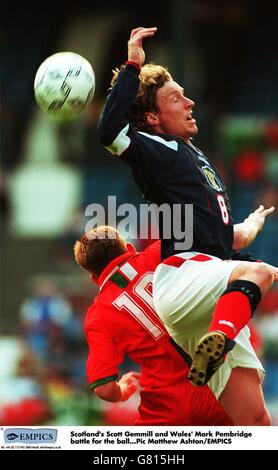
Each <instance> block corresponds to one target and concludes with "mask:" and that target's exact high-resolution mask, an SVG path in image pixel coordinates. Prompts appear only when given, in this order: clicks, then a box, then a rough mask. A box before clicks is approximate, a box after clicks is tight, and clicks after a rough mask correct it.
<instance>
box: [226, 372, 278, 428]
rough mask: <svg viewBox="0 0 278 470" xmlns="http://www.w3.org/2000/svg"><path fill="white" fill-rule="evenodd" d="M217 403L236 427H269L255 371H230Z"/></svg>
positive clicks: (269, 422) (268, 419)
mask: <svg viewBox="0 0 278 470" xmlns="http://www.w3.org/2000/svg"><path fill="white" fill-rule="evenodd" d="M219 401H220V403H221V405H222V406H223V408H224V410H225V411H226V413H227V414H228V415H229V416H230V418H231V420H232V421H233V423H234V424H235V425H236V426H270V425H271V418H270V416H269V413H268V411H267V409H266V406H265V401H264V396H263V392H262V387H261V382H260V378H259V374H258V371H257V370H256V369H247V368H244V367H236V368H235V369H232V372H231V375H230V378H229V380H228V382H227V385H226V387H225V389H224V391H223V392H222V394H221V396H220V399H219Z"/></svg>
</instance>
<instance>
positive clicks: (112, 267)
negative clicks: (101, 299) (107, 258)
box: [98, 250, 137, 290]
mask: <svg viewBox="0 0 278 470" xmlns="http://www.w3.org/2000/svg"><path fill="white" fill-rule="evenodd" d="M136 254H137V252H136V251H135V250H134V251H131V250H130V251H127V252H126V253H124V254H123V255H120V256H118V257H117V258H115V259H113V261H111V262H110V263H109V264H108V265H107V266H106V268H105V269H104V270H103V271H102V273H101V275H100V276H99V278H98V285H99V288H100V290H102V289H103V286H104V284H105V283H106V282H107V281H108V280H109V278H110V277H111V276H112V275H113V274H114V273H115V272H116V271H117V269H118V268H119V267H120V266H121V264H123V262H124V261H126V260H127V259H129V258H131V257H133V256H135V255H136Z"/></svg>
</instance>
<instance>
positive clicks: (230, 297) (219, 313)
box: [209, 292, 252, 339]
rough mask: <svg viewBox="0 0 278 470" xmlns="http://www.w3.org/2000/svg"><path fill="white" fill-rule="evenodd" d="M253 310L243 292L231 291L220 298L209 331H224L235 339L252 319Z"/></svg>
mask: <svg viewBox="0 0 278 470" xmlns="http://www.w3.org/2000/svg"><path fill="white" fill-rule="evenodd" d="M251 315H252V312H251V306H250V302H249V299H248V297H247V296H246V295H245V294H242V293H241V292H229V293H227V294H224V295H223V296H222V297H220V299H219V300H218V302H217V304H216V308H215V310H214V314H213V317H212V321H211V324H210V327H209V331H215V330H217V331H222V333H224V334H225V335H226V336H228V338H230V339H234V338H235V337H236V336H237V334H238V333H239V332H240V330H241V329H242V328H243V327H244V326H245V325H247V323H248V322H249V321H250V318H251Z"/></svg>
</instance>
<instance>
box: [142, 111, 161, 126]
mask: <svg viewBox="0 0 278 470" xmlns="http://www.w3.org/2000/svg"><path fill="white" fill-rule="evenodd" d="M145 117H146V121H147V123H148V124H149V125H150V126H157V125H158V124H159V118H158V115H157V114H155V113H149V112H148V113H145Z"/></svg>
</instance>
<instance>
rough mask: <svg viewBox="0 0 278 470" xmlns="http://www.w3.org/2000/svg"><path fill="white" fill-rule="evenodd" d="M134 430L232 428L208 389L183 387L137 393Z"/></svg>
mask: <svg viewBox="0 0 278 470" xmlns="http://www.w3.org/2000/svg"><path fill="white" fill-rule="evenodd" d="M139 414H140V417H139V419H138V420H136V421H135V423H134V424H135V425H137V426H164V425H169V426H233V423H232V421H231V419H230V418H229V416H228V415H227V414H226V412H225V411H224V409H223V408H222V406H221V405H220V403H219V402H218V401H217V400H216V398H215V396H214V395H213V394H212V393H211V391H210V389H209V387H208V386H205V387H202V388H196V387H194V386H193V385H191V384H189V383H188V382H187V383H179V384H175V385H172V386H170V387H164V388H157V389H153V390H151V391H144V390H142V391H141V403H140V406H139Z"/></svg>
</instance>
